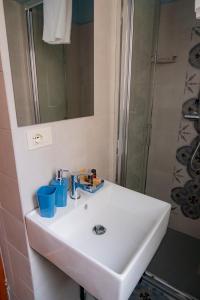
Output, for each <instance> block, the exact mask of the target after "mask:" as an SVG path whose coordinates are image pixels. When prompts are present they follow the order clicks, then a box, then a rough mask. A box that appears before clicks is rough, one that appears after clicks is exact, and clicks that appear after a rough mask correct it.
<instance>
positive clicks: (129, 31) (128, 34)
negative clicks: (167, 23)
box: [116, 0, 160, 192]
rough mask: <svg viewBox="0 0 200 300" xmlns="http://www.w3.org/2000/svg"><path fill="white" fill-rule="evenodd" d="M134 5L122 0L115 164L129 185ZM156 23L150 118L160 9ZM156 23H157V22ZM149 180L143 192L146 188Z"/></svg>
mask: <svg viewBox="0 0 200 300" xmlns="http://www.w3.org/2000/svg"><path fill="white" fill-rule="evenodd" d="M134 2H135V0H122V26H121V27H122V28H121V63H120V65H121V69H120V71H121V72H120V83H119V104H118V140H117V164H116V182H117V183H118V184H120V185H122V186H126V174H127V157H128V129H129V128H128V127H129V106H130V96H131V95H130V89H131V79H133V80H134V74H132V56H133V55H134V53H133V34H134V33H133V31H134V25H133V23H134ZM157 10H158V11H156V18H157V19H156V21H155V23H154V41H153V45H154V52H153V55H152V63H154V66H153V67H152V71H151V72H152V89H151V92H150V100H151V109H150V117H149V119H152V112H153V96H154V88H155V74H156V64H157V63H158V62H157V60H158V36H159V18H160V9H159V8H157ZM156 22H157V23H156ZM151 129H152V124H151V122H148V128H147V130H148V142H147V144H148V155H147V158H146V172H147V168H148V159H149V148H150V142H151ZM146 179H147V176H146V178H145V184H144V186H145V187H144V192H145V189H146Z"/></svg>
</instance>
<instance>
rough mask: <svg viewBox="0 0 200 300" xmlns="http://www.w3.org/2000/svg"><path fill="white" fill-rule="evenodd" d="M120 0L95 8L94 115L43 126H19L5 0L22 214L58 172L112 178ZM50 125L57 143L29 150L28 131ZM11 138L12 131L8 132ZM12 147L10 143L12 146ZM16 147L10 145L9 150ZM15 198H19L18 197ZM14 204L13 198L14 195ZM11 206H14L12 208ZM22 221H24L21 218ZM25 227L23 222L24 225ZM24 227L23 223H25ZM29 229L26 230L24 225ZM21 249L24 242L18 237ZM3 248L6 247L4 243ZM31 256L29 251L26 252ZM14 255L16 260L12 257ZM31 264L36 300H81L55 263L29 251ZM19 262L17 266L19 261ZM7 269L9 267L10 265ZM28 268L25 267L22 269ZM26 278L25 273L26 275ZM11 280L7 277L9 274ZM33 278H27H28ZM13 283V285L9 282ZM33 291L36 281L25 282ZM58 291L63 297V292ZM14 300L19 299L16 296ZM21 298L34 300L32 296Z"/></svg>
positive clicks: (0, 29) (2, 35)
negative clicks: (90, 172)
mask: <svg viewBox="0 0 200 300" xmlns="http://www.w3.org/2000/svg"><path fill="white" fill-rule="evenodd" d="M119 15H120V1H118V0H111V1H106V0H102V1H97V0H95V8H94V110H95V112H94V117H87V118H80V119H73V120H66V121H60V122H54V123H48V124H45V125H44V124H43V125H40V126H31V127H21V128H18V127H17V121H16V112H15V105H14V94H13V86H12V76H11V70H10V62H9V55H8V45H7V38H6V30H5V20H4V13H3V1H2V0H0V41H1V42H0V52H1V56H2V65H3V71H4V77H5V86H6V94H7V100H8V108H9V115H10V121H11V134H12V138H13V146H14V155H15V160H16V170H17V179H18V183H19V191H20V202H21V206H22V215H25V214H26V213H28V212H29V211H31V210H32V209H33V208H34V207H35V206H36V202H35V196H34V195H35V191H36V189H37V188H38V186H40V185H43V184H47V183H48V182H49V180H50V179H51V178H52V176H53V173H54V172H55V170H56V169H57V168H62V167H63V168H68V169H70V170H79V169H80V168H81V167H86V168H87V167H88V168H89V167H90V168H91V167H94V168H96V169H97V172H98V174H99V175H100V176H102V177H104V178H107V179H110V180H113V179H114V174H115V149H116V144H115V143H116V139H115V137H116V115H117V105H116V102H117V101H116V99H117V95H118V94H117V91H116V86H117V83H118V75H117V76H116V74H118V72H117V70H119V64H118V58H119V36H120V35H119V32H120V17H119ZM45 126H49V127H51V129H52V135H53V145H51V146H48V147H45V148H40V149H38V150H34V151H29V150H28V149H27V140H26V133H27V131H28V130H29V129H30V128H31V129H32V128H39V127H45ZM9 136H10V131H9ZM10 143H11V142H10ZM11 146H12V143H11V144H10V147H11ZM13 197H14V196H13ZM10 199H11V201H12V196H11V198H10ZM9 207H12V203H11V204H9ZM22 218H23V217H22ZM6 219H7V220H8V222H10V223H9V225H10V227H9V228H10V234H11V236H12V238H13V239H16V234H15V232H16V228H17V224H18V223H17V224H15V223H14V226H12V218H11V217H9V216H7V215H6ZM20 224H21V223H20ZM22 224H23V223H22ZM22 229H23V230H24V226H23V225H22ZM17 241H18V243H19V245H21V239H19V237H18V238H17ZM3 245H4V243H3ZM25 254H26V253H25ZM13 257H14V256H13ZM28 257H29V258H28V259H27V260H28V262H30V265H31V271H32V276H33V290H34V296H35V299H37V300H44V299H48V300H51V299H52V300H57V299H59V300H62V299H63V300H64V299H70V300H77V299H78V286H77V284H75V283H74V282H73V281H72V280H71V279H69V278H68V277H67V276H66V275H64V274H63V273H62V272H61V271H59V270H58V269H57V268H56V267H54V266H53V265H52V264H50V263H48V262H47V261H46V260H45V259H43V258H42V257H40V256H39V255H38V254H36V253H35V252H34V251H32V250H31V249H30V248H28ZM13 259H14V262H16V261H17V260H15V258H13ZM6 265H7V263H6ZM23 267H25V264H24V263H23V262H22V263H21V268H23ZM22 274H24V275H23V276H25V274H26V273H24V272H22ZM7 276H8V274H7ZM27 278H28V277H27V276H26V278H24V280H26V279H27ZM9 282H10V281H9ZM26 287H27V289H28V291H29V290H31V283H30V284H29V283H27V282H26ZM58 291H59V293H58ZM12 299H15V298H14V297H13V298H12ZM22 299H26V300H29V299H32V294H29V295H26V297H24V298H22V297H21V298H20V297H19V299H18V300H22Z"/></svg>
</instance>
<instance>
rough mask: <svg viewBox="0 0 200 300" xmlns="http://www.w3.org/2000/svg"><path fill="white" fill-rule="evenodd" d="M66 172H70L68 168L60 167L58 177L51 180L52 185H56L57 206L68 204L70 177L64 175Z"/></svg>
mask: <svg viewBox="0 0 200 300" xmlns="http://www.w3.org/2000/svg"><path fill="white" fill-rule="evenodd" d="M65 172H68V170H63V169H59V170H58V171H57V173H56V177H55V178H54V179H53V180H52V181H51V185H53V186H55V187H56V199H55V205H56V206H57V207H64V206H66V205H67V190H68V179H67V177H64V173H65Z"/></svg>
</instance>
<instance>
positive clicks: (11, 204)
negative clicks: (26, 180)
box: [0, 172, 23, 221]
mask: <svg viewBox="0 0 200 300" xmlns="http://www.w3.org/2000/svg"><path fill="white" fill-rule="evenodd" d="M0 191H1V196H0V202H1V205H2V207H3V208H4V209H6V210H7V211H8V212H9V213H11V214H12V215H13V216H14V217H16V218H17V219H19V220H20V221H22V220H23V215H22V209H21V200H20V196H19V190H18V183H17V180H16V179H14V178H11V177H8V176H7V175H4V174H2V173H1V172H0Z"/></svg>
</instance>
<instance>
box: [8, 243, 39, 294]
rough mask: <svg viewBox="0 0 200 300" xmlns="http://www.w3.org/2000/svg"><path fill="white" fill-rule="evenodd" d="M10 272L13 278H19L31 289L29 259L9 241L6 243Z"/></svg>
mask: <svg viewBox="0 0 200 300" xmlns="http://www.w3.org/2000/svg"><path fill="white" fill-rule="evenodd" d="M7 246H8V252H9V256H10V262H11V266H12V273H13V277H14V279H15V278H16V277H18V278H20V279H21V280H22V281H23V282H24V283H25V284H26V285H27V286H28V287H30V289H32V288H33V287H32V277H31V269H30V263H29V259H28V258H27V257H25V256H24V255H23V254H21V253H20V252H19V251H18V250H17V249H16V248H14V247H13V246H12V245H11V244H10V243H9V242H8V243H7Z"/></svg>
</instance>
